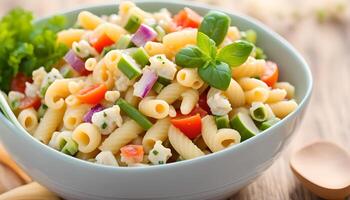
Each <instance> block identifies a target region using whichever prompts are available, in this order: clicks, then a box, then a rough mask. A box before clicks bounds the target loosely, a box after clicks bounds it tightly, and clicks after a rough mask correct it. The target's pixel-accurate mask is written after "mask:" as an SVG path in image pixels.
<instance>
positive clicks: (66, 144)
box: [59, 138, 78, 156]
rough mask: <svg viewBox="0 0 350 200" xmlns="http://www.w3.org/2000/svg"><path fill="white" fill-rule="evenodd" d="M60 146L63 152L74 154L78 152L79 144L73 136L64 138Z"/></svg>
mask: <svg viewBox="0 0 350 200" xmlns="http://www.w3.org/2000/svg"><path fill="white" fill-rule="evenodd" d="M59 146H60V149H61V152H62V153H64V154H67V155H71V156H74V155H75V154H76V153H77V152H78V144H77V143H76V142H75V141H74V140H72V139H71V138H65V139H62V140H61V144H59Z"/></svg>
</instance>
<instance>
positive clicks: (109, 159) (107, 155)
mask: <svg viewBox="0 0 350 200" xmlns="http://www.w3.org/2000/svg"><path fill="white" fill-rule="evenodd" d="M95 159H96V163H97V164H101V165H110V166H119V164H118V162H117V160H116V159H115V157H114V155H113V154H112V152H111V151H101V152H100V153H99V154H97V156H96V157H95Z"/></svg>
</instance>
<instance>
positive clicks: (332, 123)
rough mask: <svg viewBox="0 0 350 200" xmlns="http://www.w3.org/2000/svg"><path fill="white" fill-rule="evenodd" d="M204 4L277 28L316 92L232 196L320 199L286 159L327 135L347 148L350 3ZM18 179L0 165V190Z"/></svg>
mask: <svg viewBox="0 0 350 200" xmlns="http://www.w3.org/2000/svg"><path fill="white" fill-rule="evenodd" d="M202 1H204V0H202ZM42 2H45V4H44V5H43V3H42ZM101 2H113V1H110V0H74V1H72V0H50V1H41V0H30V1H29V0H1V1H0V15H3V14H4V13H5V12H6V10H8V9H10V8H12V7H15V6H22V7H25V8H28V9H30V10H33V11H34V12H35V14H36V15H37V16H43V15H47V14H50V13H54V12H56V11H59V10H63V9H65V8H71V7H76V6H79V5H81V4H85V3H86V4H87V3H101ZM206 2H207V3H211V4H218V5H220V6H225V8H231V9H232V10H235V11H239V12H243V13H246V14H249V15H252V16H254V17H256V18H258V19H260V20H261V21H263V22H264V23H266V24H267V25H269V26H270V27H271V28H272V29H274V30H275V31H277V32H279V33H280V34H281V35H283V36H284V37H285V38H287V40H288V41H289V42H290V43H292V44H293V45H294V46H295V47H296V48H297V49H298V50H299V51H300V52H301V54H302V55H303V56H304V57H305V59H306V60H307V62H308V63H309V64H310V67H311V70H312V73H313V78H314V90H313V96H312V98H311V102H310V105H309V108H308V110H307V113H306V115H305V118H304V120H303V122H302V124H301V127H300V128H299V130H298V131H296V133H295V137H294V139H293V141H292V142H291V144H290V145H289V147H288V148H286V149H285V150H284V152H283V153H282V155H281V157H280V158H279V159H278V160H277V161H276V162H275V163H274V164H273V165H272V167H271V168H269V169H268V170H267V171H266V172H265V173H264V174H263V175H262V176H261V177H260V178H258V179H257V180H256V181H254V182H253V183H252V184H250V185H249V186H247V187H246V188H244V189H242V190H241V191H240V192H239V193H238V194H236V195H235V196H233V197H232V198H231V199H232V200H245V199H250V200H261V199H269V200H270V199H280V200H285V199H293V200H299V199H300V200H301V199H306V200H308V199H318V198H317V197H316V196H314V195H313V194H311V193H310V192H309V191H307V190H306V189H305V188H304V187H303V186H301V185H300V183H299V182H298V181H297V180H296V179H295V178H294V176H293V174H292V173H291V170H290V168H289V164H288V163H289V158H290V155H291V153H292V152H294V151H296V150H297V149H299V148H301V147H302V146H303V145H305V144H308V143H311V142H312V141H315V140H319V139H326V140H330V141H333V142H335V143H338V144H340V145H341V146H343V147H345V148H349V147H350V133H349V131H350V117H349V113H350V102H349V99H350V78H349V77H350V56H349V53H350V11H349V10H350V8H349V1H345V0H344V1H337V0H333V1H330V0H329V1H327V0H324V1H313V2H312V1H303V0H298V1H293V2H291V1H287V0H278V1H272V0H268V1H267V0H237V1H232V0H206ZM325 164H327V161H326V160H325ZM21 183H22V182H21V181H20V180H18V177H16V175H15V174H14V173H13V172H12V171H11V170H9V169H8V168H6V167H4V166H3V165H1V164H0V192H3V191H6V190H8V189H10V188H13V187H16V186H18V185H20V184H21Z"/></svg>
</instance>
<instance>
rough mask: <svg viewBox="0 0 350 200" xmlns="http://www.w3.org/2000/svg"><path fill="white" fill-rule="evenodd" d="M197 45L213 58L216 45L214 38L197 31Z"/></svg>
mask: <svg viewBox="0 0 350 200" xmlns="http://www.w3.org/2000/svg"><path fill="white" fill-rule="evenodd" d="M197 46H198V47H199V48H200V49H201V50H202V51H203V52H204V53H206V54H207V55H208V56H210V57H211V58H213V59H215V56H216V46H215V42H214V40H212V39H210V38H209V37H208V36H207V35H206V34H204V33H202V32H198V34H197Z"/></svg>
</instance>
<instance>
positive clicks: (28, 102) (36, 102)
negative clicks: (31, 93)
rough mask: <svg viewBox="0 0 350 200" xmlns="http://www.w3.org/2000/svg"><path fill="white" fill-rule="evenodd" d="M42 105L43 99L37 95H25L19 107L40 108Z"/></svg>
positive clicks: (21, 108) (22, 108)
mask: <svg viewBox="0 0 350 200" xmlns="http://www.w3.org/2000/svg"><path fill="white" fill-rule="evenodd" d="M40 106H41V99H40V97H38V96H36V97H28V96H27V97H24V98H23V99H22V100H21V102H20V104H19V107H18V108H19V109H20V110H24V109H27V108H31V107H32V108H34V109H35V110H37V109H39V107H40Z"/></svg>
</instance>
